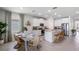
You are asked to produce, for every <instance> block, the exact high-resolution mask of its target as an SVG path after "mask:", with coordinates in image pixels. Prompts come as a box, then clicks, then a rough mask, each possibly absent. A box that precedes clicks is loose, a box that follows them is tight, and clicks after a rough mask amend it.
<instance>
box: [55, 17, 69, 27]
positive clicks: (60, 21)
mask: <svg viewBox="0 0 79 59" xmlns="http://www.w3.org/2000/svg"><path fill="white" fill-rule="evenodd" d="M62 23H69V18H63V19H56V20H55V26H61V24H62Z"/></svg>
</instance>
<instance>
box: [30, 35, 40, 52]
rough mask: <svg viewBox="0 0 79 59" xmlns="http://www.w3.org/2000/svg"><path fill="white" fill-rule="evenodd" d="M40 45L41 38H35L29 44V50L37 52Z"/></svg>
mask: <svg viewBox="0 0 79 59" xmlns="http://www.w3.org/2000/svg"><path fill="white" fill-rule="evenodd" d="M39 45H40V39H39V36H37V35H36V36H35V37H34V38H33V39H32V40H31V43H30V44H29V50H34V51H35V50H37V49H38V46H39Z"/></svg>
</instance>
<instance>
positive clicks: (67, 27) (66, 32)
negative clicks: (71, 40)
mask: <svg viewBox="0 0 79 59" xmlns="http://www.w3.org/2000/svg"><path fill="white" fill-rule="evenodd" d="M61 27H62V30H63V31H64V33H65V35H66V36H67V35H69V24H68V23H62V24H61Z"/></svg>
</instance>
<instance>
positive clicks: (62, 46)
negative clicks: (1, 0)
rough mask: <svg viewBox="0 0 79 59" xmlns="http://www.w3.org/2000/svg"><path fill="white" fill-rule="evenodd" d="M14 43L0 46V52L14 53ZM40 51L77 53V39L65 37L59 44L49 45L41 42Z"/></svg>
mask: <svg viewBox="0 0 79 59" xmlns="http://www.w3.org/2000/svg"><path fill="white" fill-rule="evenodd" d="M15 45H16V42H10V43H6V44H3V45H1V46H0V51H16V49H14V48H13V47H14V46H15ZM40 51H79V38H78V36H76V38H75V37H65V39H64V40H63V41H62V42H60V43H49V42H47V41H45V40H43V41H42V42H41V48H40Z"/></svg>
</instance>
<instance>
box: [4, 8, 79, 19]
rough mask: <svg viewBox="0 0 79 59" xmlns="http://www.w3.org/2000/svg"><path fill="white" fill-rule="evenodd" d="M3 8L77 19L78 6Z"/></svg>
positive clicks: (31, 13)
mask: <svg viewBox="0 0 79 59" xmlns="http://www.w3.org/2000/svg"><path fill="white" fill-rule="evenodd" d="M3 9H5V10H9V11H11V12H16V13H22V14H29V15H33V16H39V17H44V18H48V17H50V16H52V17H53V18H55V19H57V18H64V17H69V16H70V17H72V18H74V19H79V17H78V16H79V7H3Z"/></svg>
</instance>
